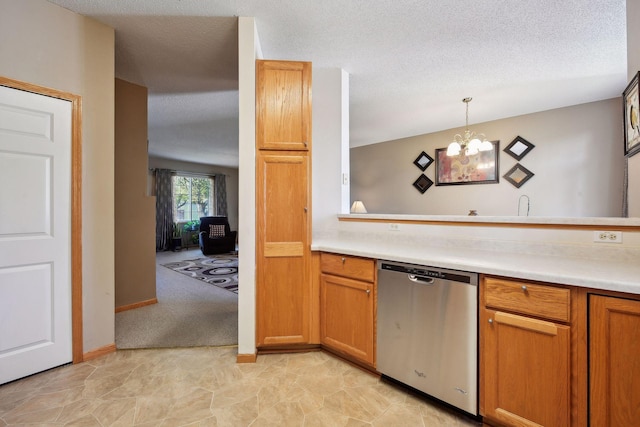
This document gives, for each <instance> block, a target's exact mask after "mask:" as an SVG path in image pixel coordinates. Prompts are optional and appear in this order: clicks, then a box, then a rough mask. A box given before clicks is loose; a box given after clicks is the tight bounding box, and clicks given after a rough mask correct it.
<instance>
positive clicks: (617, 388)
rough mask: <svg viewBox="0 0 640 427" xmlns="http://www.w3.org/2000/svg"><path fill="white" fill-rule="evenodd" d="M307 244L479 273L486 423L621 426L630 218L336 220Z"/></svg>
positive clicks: (635, 271) (631, 385) (629, 315)
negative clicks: (614, 237) (600, 237)
mask: <svg viewBox="0 0 640 427" xmlns="http://www.w3.org/2000/svg"><path fill="white" fill-rule="evenodd" d="M596 231H621V232H622V235H621V237H622V242H621V243H595V242H594V232H596ZM312 250H314V251H319V252H322V253H327V252H328V253H333V254H344V255H345V256H355V257H362V258H365V259H366V258H370V259H373V260H375V259H386V260H393V261H400V262H406V263H413V264H419V265H428V266H433V267H438V268H448V269H454V270H464V271H470V272H475V273H479V274H480V282H479V301H478V307H479V311H478V313H479V319H478V321H479V327H478V330H479V372H480V376H479V390H478V392H479V408H480V415H482V416H483V420H484V421H485V422H486V423H489V424H496V425H571V426H584V425H588V424H589V423H590V424H591V425H629V423H632V422H633V421H632V420H633V419H634V418H633V417H635V416H636V415H637V414H636V413H635V412H634V411H637V408H638V407H640V400H639V399H640V397H638V396H640V390H639V388H640V386H638V385H637V381H636V382H634V381H633V378H634V377H637V375H638V374H640V373H639V372H637V371H638V368H637V366H636V365H634V363H633V360H637V356H638V348H637V343H638V342H640V336H638V335H639V334H640V332H639V331H640V321H639V320H638V319H640V281H639V280H638V277H640V263H638V262H637V260H638V259H639V256H640V220H638V219H623V220H621V219H616V218H583V219H561V218H520V217H515V218H502V217H501V218H495V217H485V218H482V217H474V218H466V217H431V216H414V215H371V214H369V215H338V221H337V224H336V226H335V227H334V228H333V229H331V230H324V231H322V232H320V231H319V230H315V233H314V239H313V243H312ZM632 356H633V357H632ZM588 378H590V380H588ZM634 408H635V409H634ZM620 423H622V424H620ZM625 423H626V424H625Z"/></svg>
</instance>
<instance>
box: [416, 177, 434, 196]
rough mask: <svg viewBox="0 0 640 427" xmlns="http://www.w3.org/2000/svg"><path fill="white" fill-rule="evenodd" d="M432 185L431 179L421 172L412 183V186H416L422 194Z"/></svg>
mask: <svg viewBox="0 0 640 427" xmlns="http://www.w3.org/2000/svg"><path fill="white" fill-rule="evenodd" d="M432 185H433V181H431V180H430V179H429V178H427V177H426V176H425V175H424V174H421V175H420V176H419V177H418V179H416V180H415V182H414V183H413V186H414V187H416V188H417V189H418V191H419V192H420V193H422V194H424V192H425V191H427V190H428V189H429V187H431V186H432Z"/></svg>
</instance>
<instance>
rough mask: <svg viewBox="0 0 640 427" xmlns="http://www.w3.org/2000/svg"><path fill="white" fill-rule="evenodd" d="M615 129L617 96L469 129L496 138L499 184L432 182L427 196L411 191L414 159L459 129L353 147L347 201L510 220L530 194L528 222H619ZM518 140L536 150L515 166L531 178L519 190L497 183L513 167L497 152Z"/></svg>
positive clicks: (618, 133) (430, 172) (618, 132)
mask: <svg viewBox="0 0 640 427" xmlns="http://www.w3.org/2000/svg"><path fill="white" fill-rule="evenodd" d="M461 108H462V107H461ZM620 123H622V109H621V108H620V99H619V98H616V99H611V100H606V101H600V102H593V103H589V104H583V105H577V106H573V107H567V108H561V109H557V110H550V111H544V112H541V113H535V114H528V115H524V116H518V117H513V118H509V119H503V120H497V121H493V122H486V123H478V124H471V125H470V126H469V128H470V129H471V130H474V131H481V132H483V133H485V134H486V135H487V138H489V139H491V140H500V151H499V152H498V154H499V176H500V182H499V184H483V185H456V186H439V187H436V186H435V184H434V185H433V186H432V187H431V188H430V189H428V190H427V191H426V193H424V194H421V193H420V192H418V190H416V189H415V188H413V186H412V183H413V182H414V181H415V180H416V179H417V178H418V177H419V176H420V174H421V173H422V172H421V171H420V169H418V168H417V167H416V166H415V165H413V161H414V160H415V158H416V157H417V156H418V155H419V154H420V152H421V151H425V152H426V153H427V154H428V155H430V156H431V157H433V158H434V159H435V150H436V148H443V147H446V146H447V145H448V143H449V142H450V141H451V140H452V138H453V135H454V134H456V133H460V132H461V131H462V130H463V129H452V130H447V131H443V132H437V133H433V134H428V135H420V136H416V137H412V138H405V139H400V140H396V141H389V142H384V143H380V144H374V145H369V146H364V147H358V148H352V149H351V198H352V200H362V201H363V202H364V204H365V206H366V207H367V210H368V211H369V212H372V213H406V214H423V215H466V214H467V213H468V212H469V210H471V209H475V210H477V211H478V213H479V214H480V215H487V216H494V215H499V216H501V215H508V216H515V215H517V214H518V201H519V198H520V196H521V195H527V196H529V198H530V215H532V216H562V217H583V216H604V217H607V216H620V215H621V212H622V211H621V206H622V165H623V159H622V156H620V150H621V141H622V129H621V126H620ZM518 135H520V136H521V137H523V138H525V139H526V140H528V141H529V142H531V143H532V144H534V145H535V148H534V149H533V150H532V151H531V152H530V153H529V154H527V155H526V156H525V157H524V158H523V159H522V160H520V162H519V163H520V164H521V165H522V166H524V167H525V168H527V169H529V170H530V171H531V172H533V173H534V174H535V176H534V177H533V178H532V179H530V180H529V181H528V182H526V183H525V184H524V185H523V186H521V187H520V188H519V189H518V188H516V187H514V186H513V185H511V184H510V183H509V182H508V181H506V180H505V179H504V178H502V176H503V175H504V174H505V173H506V172H507V171H508V170H509V169H510V168H511V167H513V166H514V165H515V164H516V163H518V161H517V160H516V159H514V158H513V157H511V156H509V155H507V153H505V152H503V151H502V150H503V149H504V148H505V147H506V146H507V145H508V144H509V143H510V142H511V141H512V140H513V139H514V138H515V137H516V136H518ZM435 171H436V165H435V163H433V164H432V165H431V166H429V167H428V168H427V170H426V171H425V172H424V174H425V175H426V176H427V177H428V178H430V179H431V180H432V181H434V182H435ZM523 203H524V200H523ZM524 212H525V210H524V209H523V213H524Z"/></svg>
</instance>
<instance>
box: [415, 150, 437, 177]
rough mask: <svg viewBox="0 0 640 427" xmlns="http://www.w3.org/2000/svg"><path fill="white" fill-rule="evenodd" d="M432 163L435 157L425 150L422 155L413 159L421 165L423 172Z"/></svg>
mask: <svg viewBox="0 0 640 427" xmlns="http://www.w3.org/2000/svg"><path fill="white" fill-rule="evenodd" d="M431 163H433V158H432V157H431V156H430V155H428V154H427V153H425V152H424V151H423V152H422V153H420V155H419V156H418V157H416V159H415V160H414V161H413V164H414V165H416V166H417V167H419V168H420V170H421V171H423V172H424V171H425V170H426V169H427V168H428V167H429V165H430V164H431Z"/></svg>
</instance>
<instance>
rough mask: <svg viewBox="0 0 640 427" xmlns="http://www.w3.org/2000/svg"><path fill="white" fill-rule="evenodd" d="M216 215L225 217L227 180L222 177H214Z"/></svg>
mask: <svg viewBox="0 0 640 427" xmlns="http://www.w3.org/2000/svg"><path fill="white" fill-rule="evenodd" d="M214 182H215V186H216V215H218V216H227V180H226V178H225V176H224V175H216V176H215V179H214Z"/></svg>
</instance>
